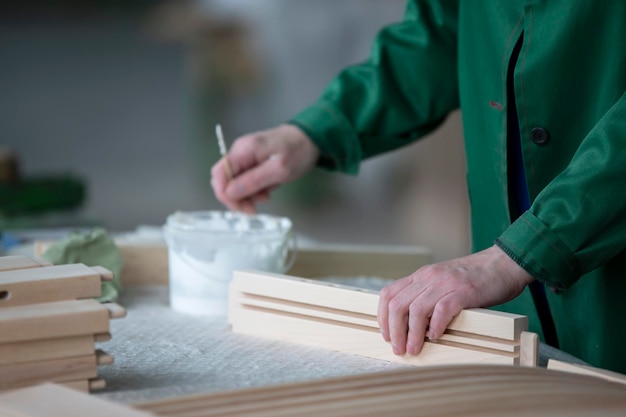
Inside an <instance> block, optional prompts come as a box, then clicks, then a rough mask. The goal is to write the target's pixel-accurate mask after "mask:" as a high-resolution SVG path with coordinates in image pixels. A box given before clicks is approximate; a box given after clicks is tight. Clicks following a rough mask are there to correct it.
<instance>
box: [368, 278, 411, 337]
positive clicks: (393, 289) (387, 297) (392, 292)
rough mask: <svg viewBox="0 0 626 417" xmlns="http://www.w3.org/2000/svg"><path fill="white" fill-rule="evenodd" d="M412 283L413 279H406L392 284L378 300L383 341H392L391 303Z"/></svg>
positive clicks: (382, 291)
mask: <svg viewBox="0 0 626 417" xmlns="http://www.w3.org/2000/svg"><path fill="white" fill-rule="evenodd" d="M410 283H411V278H410V277H404V278H401V279H398V280H396V281H394V282H392V283H391V284H389V285H387V286H386V287H385V288H383V289H382V290H381V291H380V296H379V298H378V312H377V314H376V318H377V319H378V327H380V333H381V334H382V336H383V339H385V341H386V342H390V341H391V338H390V336H389V302H390V301H391V300H392V299H393V297H395V296H396V295H397V294H398V293H399V292H400V291H402V290H403V289H404V288H406V287H407V286H408V285H409V284H410Z"/></svg>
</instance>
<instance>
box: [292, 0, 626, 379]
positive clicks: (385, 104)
mask: <svg viewBox="0 0 626 417" xmlns="http://www.w3.org/2000/svg"><path fill="white" fill-rule="evenodd" d="M522 33H523V43H522V46H521V50H520V53H519V57H518V60H517V64H516V66H515V70H514V88H515V90H514V91H515V95H514V99H515V104H516V109H517V115H518V120H519V133H520V137H521V146H522V156H523V165H524V168H525V173H526V182H527V185H528V190H529V194H530V201H531V203H532V205H531V207H530V209H529V210H528V211H526V212H525V213H524V214H523V215H522V216H521V217H520V218H518V219H517V220H515V221H514V222H513V223H511V219H510V215H509V207H508V205H509V202H508V185H507V134H506V132H507V117H506V114H507V88H506V86H507V80H506V75H507V69H508V63H509V60H510V58H511V54H512V50H513V47H514V46H515V43H516V42H517V40H518V39H519V38H520V35H522ZM625 91H626V1H621V0H614V1H609V0H606V1H604V0H603V1H600V0H576V1H571V0H550V1H548V0H525V1H522V0H506V1H504V0H503V1H494V0H466V1H463V0H460V1H452V0H445V1H441V0H433V1H419V0H415V1H409V2H408V5H407V9H406V15H405V17H404V19H403V21H401V22H399V23H397V24H393V25H390V26H388V27H386V28H384V29H383V30H381V31H380V33H379V34H378V36H377V37H376V39H375V42H374V45H373V48H372V53H371V56H370V58H369V59H368V60H367V61H366V62H363V63H361V64H358V65H354V66H351V67H349V68H346V69H345V70H344V71H342V72H341V73H340V74H339V75H338V76H337V77H336V78H335V79H334V80H333V81H332V82H331V84H330V85H329V86H328V88H327V89H326V90H325V91H324V93H323V94H322V96H321V97H320V99H319V100H318V101H317V102H316V103H315V104H313V105H312V106H310V107H308V108H306V109H305V110H303V111H302V112H301V113H299V114H298V115H296V116H295V117H294V118H293V120H292V122H293V123H294V124H296V125H298V126H300V127H301V128H302V129H303V130H304V131H305V132H306V133H307V134H308V135H309V136H310V137H311V138H312V140H313V141H314V142H315V144H316V145H317V146H318V147H319V149H320V151H321V155H322V156H321V158H320V164H321V165H323V166H326V167H328V168H330V169H335V170H338V171H342V172H345V173H353V174H354V173H356V172H357V171H358V167H359V163H360V161H361V160H363V159H364V158H368V157H371V156H374V155H377V154H380V153H382V152H385V151H390V150H393V149H396V148H399V147H401V146H403V145H407V144H409V143H411V142H413V141H415V140H416V139H418V138H420V137H422V136H424V135H425V134H427V133H429V132H431V131H432V130H433V129H435V128H436V127H437V126H439V125H440V124H441V123H442V121H443V120H444V119H445V118H446V116H447V115H448V114H449V113H450V112H451V111H452V110H454V109H457V108H461V110H462V117H463V125H464V137H465V148H466V154H467V166H468V171H467V182H468V187H469V198H470V201H471V228H472V241H473V250H475V251H478V250H481V249H484V248H486V247H489V246H491V245H493V244H494V242H495V243H496V244H498V245H499V247H500V248H502V249H503V250H504V251H505V252H506V253H507V254H508V255H509V256H510V257H511V258H512V259H514V260H515V261H516V262H517V263H518V264H519V265H521V266H522V267H523V268H524V269H525V270H527V271H528V272H529V273H530V274H532V275H533V276H534V277H535V278H536V279H538V280H539V281H541V282H543V283H544V284H545V285H546V286H547V287H548V288H550V289H552V290H548V291H547V292H548V294H547V296H548V301H549V305H550V308H551V310H552V314H553V317H554V320H555V324H556V329H557V333H558V338H559V341H560V348H561V349H562V350H563V351H565V352H568V353H570V354H573V355H575V356H576V357H579V358H581V359H583V360H585V361H587V362H589V363H590V364H592V365H594V366H599V367H603V368H609V369H613V370H616V371H620V372H626V354H625V352H626V324H625V323H626V251H625V249H626V94H625ZM499 308H501V309H502V310H505V311H511V312H516V313H520V314H525V315H528V316H529V319H530V328H531V330H533V331H536V332H538V333H540V334H541V330H540V327H539V323H538V319H537V314H536V312H535V309H534V306H533V303H532V299H531V296H530V293H529V291H528V289H527V290H526V291H525V292H524V293H523V294H522V295H521V296H519V297H518V298H516V299H515V300H513V301H512V302H509V303H507V304H505V305H503V306H500V307H499Z"/></svg>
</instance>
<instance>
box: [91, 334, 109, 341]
mask: <svg viewBox="0 0 626 417" xmlns="http://www.w3.org/2000/svg"><path fill="white" fill-rule="evenodd" d="M109 340H111V333H98V334H94V335H93V341H94V342H108V341H109Z"/></svg>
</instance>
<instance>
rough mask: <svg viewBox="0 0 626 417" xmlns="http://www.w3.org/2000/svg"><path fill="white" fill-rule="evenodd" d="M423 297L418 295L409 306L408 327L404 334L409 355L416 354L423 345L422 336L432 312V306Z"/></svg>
mask: <svg viewBox="0 0 626 417" xmlns="http://www.w3.org/2000/svg"><path fill="white" fill-rule="evenodd" d="M425 298H426V297H423V296H422V297H418V298H417V299H415V300H414V301H413V302H412V303H411V305H410V306H409V317H408V327H409V328H408V333H407V336H406V352H407V353H408V354H409V355H417V354H418V353H420V351H421V350H422V347H423V345H424V336H425V334H426V328H427V327H428V323H429V321H430V317H431V313H432V306H431V305H429V304H428V303H427V302H426V301H425V300H424V299H425Z"/></svg>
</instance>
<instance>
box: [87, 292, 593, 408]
mask: <svg viewBox="0 0 626 417" xmlns="http://www.w3.org/2000/svg"><path fill="white" fill-rule="evenodd" d="M118 304H120V305H122V306H124V307H125V308H126V310H127V312H128V314H127V316H126V317H125V318H122V319H115V320H112V321H111V333H112V335H113V338H112V339H111V340H110V341H108V342H103V343H98V344H97V347H98V348H99V349H102V350H104V351H105V352H107V353H108V354H109V355H111V356H113V358H114V363H113V364H111V365H103V366H100V367H99V376H100V378H102V379H104V380H105V381H106V383H107V386H106V388H105V389H104V390H102V391H96V392H95V393H94V394H95V395H98V396H100V397H103V398H107V399H110V400H113V401H117V402H122V403H140V402H147V401H152V400H157V399H164V398H171V397H179V396H184V395H191V394H199V393H209V392H218V391H225V390H233V389H242V388H249V387H254V386H262V385H274V384H282V383H290V382H296V381H307V380H313V379H319V378H328V377H334V376H344V375H353V374H361V373H371V372H379V371H385V370H391V369H398V368H403V367H406V366H407V365H403V364H399V363H391V362H387V361H383V360H377V359H371V358H366V357H362V356H357V355H350V354H346V353H340V352H334V351H329V350H325V349H319V348H313V347H307V346H302V345H296V344H291V343H286V342H283V341H278V340H271V339H265V338H258V337H252V336H248V335H241V334H235V333H232V332H231V331H230V329H229V326H228V324H227V321H226V317H223V316H193V315H187V314H183V313H179V312H177V311H174V310H172V309H171V308H170V307H169V304H168V291H167V287H165V286H147V287H135V288H130V287H129V288H127V289H125V290H124V291H123V293H122V296H121V298H120V300H119V301H118ZM549 358H555V359H560V360H563V361H566V362H573V363H582V362H580V361H579V360H577V359H576V358H574V357H571V356H570V355H567V354H565V353H563V352H560V351H558V350H556V349H552V348H550V347H549V346H546V345H543V344H540V346H539V362H540V365H545V363H546V361H547V359H549Z"/></svg>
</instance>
